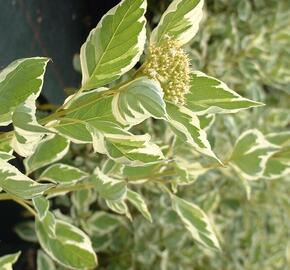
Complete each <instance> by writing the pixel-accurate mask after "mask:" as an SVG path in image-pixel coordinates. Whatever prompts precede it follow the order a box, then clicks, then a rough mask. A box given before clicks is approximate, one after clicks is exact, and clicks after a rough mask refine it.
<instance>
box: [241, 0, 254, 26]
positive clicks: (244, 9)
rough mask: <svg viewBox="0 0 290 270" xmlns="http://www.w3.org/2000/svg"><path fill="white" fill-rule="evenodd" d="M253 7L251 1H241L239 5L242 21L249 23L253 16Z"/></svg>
mask: <svg viewBox="0 0 290 270" xmlns="http://www.w3.org/2000/svg"><path fill="white" fill-rule="evenodd" d="M251 11H252V7H251V3H250V1H249V0H243V1H240V2H239V4H238V15H239V18H240V20H242V21H247V20H248V19H249V17H250V15H251Z"/></svg>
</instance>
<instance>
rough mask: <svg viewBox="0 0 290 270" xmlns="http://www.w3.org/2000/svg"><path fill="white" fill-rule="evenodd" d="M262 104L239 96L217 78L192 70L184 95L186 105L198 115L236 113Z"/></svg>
mask: <svg viewBox="0 0 290 270" xmlns="http://www.w3.org/2000/svg"><path fill="white" fill-rule="evenodd" d="M262 105H263V104H262V103H259V102H255V101H252V100H250V99H247V98H244V97H242V96H240V95H239V94H237V93H236V92H234V91H233V90H231V89H230V88H229V87H228V86H227V85H226V84H225V83H223V82H222V81H220V80H218V79H215V78H213V77H210V76H207V75H206V74H204V73H202V72H200V71H194V72H192V75H191V88H190V92H189V93H188V94H187V95H186V106H187V107H188V108H189V109H190V110H191V111H193V112H195V113H197V114H198V115H203V114H211V113H236V112H238V111H240V110H244V109H248V108H252V107H257V106H262Z"/></svg>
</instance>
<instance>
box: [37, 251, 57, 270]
mask: <svg viewBox="0 0 290 270" xmlns="http://www.w3.org/2000/svg"><path fill="white" fill-rule="evenodd" d="M36 263H37V270H56V267H55V264H54V262H53V261H52V260H51V258H50V257H49V256H47V255H46V254H45V253H44V252H43V251H42V250H38V251H37V259H36Z"/></svg>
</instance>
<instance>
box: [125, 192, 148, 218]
mask: <svg viewBox="0 0 290 270" xmlns="http://www.w3.org/2000/svg"><path fill="white" fill-rule="evenodd" d="M127 199H128V201H129V202H130V203H132V204H133V205H134V206H135V207H136V208H137V209H138V210H139V212H140V213H141V214H142V215H143V216H144V217H145V218H146V219H147V220H149V221H150V222H152V217H151V214H150V212H149V210H148V208H147V205H146V203H145V201H144V199H143V198H142V196H141V195H140V194H138V193H137V192H135V191H133V190H130V189H128V191H127Z"/></svg>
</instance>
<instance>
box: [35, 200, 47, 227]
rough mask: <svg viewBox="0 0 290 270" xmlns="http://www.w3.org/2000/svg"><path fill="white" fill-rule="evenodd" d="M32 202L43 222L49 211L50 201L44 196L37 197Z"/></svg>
mask: <svg viewBox="0 0 290 270" xmlns="http://www.w3.org/2000/svg"><path fill="white" fill-rule="evenodd" d="M32 202H33V206H34V208H35V209H36V211H37V214H38V218H39V220H41V221H42V220H43V219H44V218H45V217H46V215H47V213H48V211H49V201H48V200H47V199H46V198H44V197H42V196H37V197H35V198H33V200H32Z"/></svg>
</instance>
